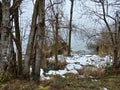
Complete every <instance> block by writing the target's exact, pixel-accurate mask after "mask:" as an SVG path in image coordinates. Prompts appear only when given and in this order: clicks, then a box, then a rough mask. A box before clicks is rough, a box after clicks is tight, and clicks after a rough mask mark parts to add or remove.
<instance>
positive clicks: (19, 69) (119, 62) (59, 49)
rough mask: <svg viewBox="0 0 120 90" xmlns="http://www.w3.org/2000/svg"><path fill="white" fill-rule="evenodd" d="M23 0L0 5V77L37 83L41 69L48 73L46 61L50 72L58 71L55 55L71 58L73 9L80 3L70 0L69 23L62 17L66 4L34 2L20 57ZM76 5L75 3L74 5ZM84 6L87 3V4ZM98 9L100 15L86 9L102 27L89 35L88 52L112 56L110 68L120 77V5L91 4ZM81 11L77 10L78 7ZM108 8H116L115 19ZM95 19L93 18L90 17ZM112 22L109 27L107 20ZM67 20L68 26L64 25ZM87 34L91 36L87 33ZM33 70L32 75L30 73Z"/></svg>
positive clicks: (96, 0) (104, 0)
mask: <svg viewBox="0 0 120 90" xmlns="http://www.w3.org/2000/svg"><path fill="white" fill-rule="evenodd" d="M23 1H24V0H2V1H0V77H4V76H5V75H8V77H9V76H11V77H10V78H13V77H14V78H22V79H27V80H30V79H31V78H32V80H35V81H39V78H40V69H41V68H43V70H44V71H45V70H48V69H50V68H49V67H48V63H47V58H50V57H51V56H54V57H55V63H54V64H52V67H53V69H55V70H58V69H59V68H60V67H59V66H60V65H59V60H58V55H59V54H62V55H63V56H71V53H72V50H71V34H72V31H73V28H74V29H77V28H78V27H79V26H76V25H74V23H73V19H74V18H73V13H74V6H75V4H76V3H77V2H82V3H84V2H83V1H82V0H78V1H77V0H70V10H69V11H68V12H69V15H70V16H69V20H68V21H67V20H66V19H65V16H64V10H63V7H64V4H65V3H67V2H66V0H35V1H34V0H33V1H34V2H35V3H34V9H33V14H32V21H31V25H30V26H31V27H30V34H29V37H28V42H27V49H26V50H25V51H26V52H25V55H24V56H23V53H22V49H23V47H22V38H21V31H22V30H21V28H20V17H19V16H20V5H21V4H22V2H23ZM75 2H76V3H75ZM86 2H87V1H86ZM90 2H93V3H95V5H96V7H98V8H100V10H101V11H100V12H99V11H98V12H97V11H94V10H92V9H90V8H88V6H84V7H85V8H86V7H87V8H88V10H89V12H87V14H90V15H91V16H92V15H94V16H96V17H97V18H99V20H101V21H102V23H104V28H102V27H101V30H100V32H98V33H94V35H93V34H89V36H88V37H87V36H86V37H87V38H89V39H88V40H89V43H88V48H92V49H94V50H96V52H97V54H98V55H101V56H105V55H111V56H112V57H113V65H112V66H111V67H112V68H114V69H115V71H118V72H119V73H120V1H119V0H113V2H112V3H109V0H90ZM78 7H80V6H78ZM109 7H113V8H114V7H115V8H116V9H115V10H114V15H111V14H110V13H109ZM93 18H94V17H93ZM109 19H110V20H111V21H112V22H111V23H110V20H109ZM65 20H66V22H67V23H65V22H64V21H65ZM61 30H66V31H67V32H68V36H66V37H67V41H65V40H64V38H63V37H62V36H61V35H60V32H61ZM86 32H88V33H89V32H90V31H89V30H88V31H87V30H86ZM30 68H32V72H30Z"/></svg>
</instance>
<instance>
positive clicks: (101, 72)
mask: <svg viewBox="0 0 120 90" xmlns="http://www.w3.org/2000/svg"><path fill="white" fill-rule="evenodd" d="M77 71H78V73H79V74H80V75H85V76H86V77H87V76H93V77H96V78H101V77H104V76H105V71H104V70H103V69H100V68H98V69H95V70H93V69H91V68H83V69H79V70H77Z"/></svg>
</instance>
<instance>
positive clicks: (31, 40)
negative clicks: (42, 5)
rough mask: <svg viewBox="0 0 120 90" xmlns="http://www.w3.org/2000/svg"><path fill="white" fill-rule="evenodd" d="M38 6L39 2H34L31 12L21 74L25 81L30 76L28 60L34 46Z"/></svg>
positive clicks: (37, 0)
mask: <svg viewBox="0 0 120 90" xmlns="http://www.w3.org/2000/svg"><path fill="white" fill-rule="evenodd" d="M38 6H39V0H36V3H35V6H34V11H33V16H32V24H31V30H30V35H29V40H28V44H27V50H26V54H25V64H24V73H23V74H24V77H26V79H29V74H30V58H31V53H32V50H33V45H34V38H35V34H36V22H37V14H38Z"/></svg>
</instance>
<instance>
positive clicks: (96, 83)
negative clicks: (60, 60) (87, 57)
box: [0, 75, 120, 90]
mask: <svg viewBox="0 0 120 90" xmlns="http://www.w3.org/2000/svg"><path fill="white" fill-rule="evenodd" d="M105 88H106V89H107V90H120V75H110V76H105V77H102V78H79V77H77V76H72V77H71V76H70V77H69V78H62V77H60V76H54V77H53V78H52V80H46V81H40V82H39V83H35V82H34V81H26V80H16V79H15V80H11V81H8V82H4V83H0V90H105Z"/></svg>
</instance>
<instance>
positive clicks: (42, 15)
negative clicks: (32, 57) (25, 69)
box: [35, 0, 45, 81]
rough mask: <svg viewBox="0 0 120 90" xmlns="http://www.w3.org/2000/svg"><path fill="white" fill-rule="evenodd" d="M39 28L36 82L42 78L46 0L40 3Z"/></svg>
mask: <svg viewBox="0 0 120 90" xmlns="http://www.w3.org/2000/svg"><path fill="white" fill-rule="evenodd" d="M38 12H39V13H38V26H37V33H36V34H37V36H36V61H35V77H36V79H35V80H37V81H38V80H39V78H40V61H41V59H42V51H41V50H42V48H43V41H44V34H45V0H41V1H39V8H38Z"/></svg>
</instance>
